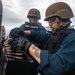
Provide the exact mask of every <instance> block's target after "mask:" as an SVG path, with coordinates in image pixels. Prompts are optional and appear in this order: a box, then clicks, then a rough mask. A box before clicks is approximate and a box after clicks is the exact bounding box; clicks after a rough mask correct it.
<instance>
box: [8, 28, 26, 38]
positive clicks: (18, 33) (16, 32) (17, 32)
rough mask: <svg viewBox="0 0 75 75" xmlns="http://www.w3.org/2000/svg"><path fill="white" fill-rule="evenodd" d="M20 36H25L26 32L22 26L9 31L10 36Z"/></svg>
mask: <svg viewBox="0 0 75 75" xmlns="http://www.w3.org/2000/svg"><path fill="white" fill-rule="evenodd" d="M20 36H25V33H24V31H23V30H21V29H20V28H18V27H17V28H14V29H12V30H11V31H10V33H9V38H18V37H20Z"/></svg>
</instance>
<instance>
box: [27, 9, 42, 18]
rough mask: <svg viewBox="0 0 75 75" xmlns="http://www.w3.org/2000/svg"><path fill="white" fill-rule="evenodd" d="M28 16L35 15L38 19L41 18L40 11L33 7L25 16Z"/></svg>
mask: <svg viewBox="0 0 75 75" xmlns="http://www.w3.org/2000/svg"><path fill="white" fill-rule="evenodd" d="M30 16H35V17H38V18H39V19H40V18H41V16H40V11H39V10H38V9H35V8H33V9H30V10H29V12H28V15H27V18H29V17H30Z"/></svg>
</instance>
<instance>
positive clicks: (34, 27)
mask: <svg viewBox="0 0 75 75" xmlns="http://www.w3.org/2000/svg"><path fill="white" fill-rule="evenodd" d="M40 26H41V23H36V24H30V23H28V22H26V23H25V30H39V29H40Z"/></svg>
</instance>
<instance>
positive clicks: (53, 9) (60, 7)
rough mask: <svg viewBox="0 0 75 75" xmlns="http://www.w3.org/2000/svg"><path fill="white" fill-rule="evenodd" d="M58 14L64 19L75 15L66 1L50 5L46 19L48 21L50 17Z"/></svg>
mask: <svg viewBox="0 0 75 75" xmlns="http://www.w3.org/2000/svg"><path fill="white" fill-rule="evenodd" d="M53 16H58V17H60V18H62V19H70V18H72V17H74V15H73V12H72V10H71V8H70V6H69V5H68V4H66V3H64V2H57V3H54V4H52V5H50V6H49V7H48V8H47V10H46V13H45V19H44V20H45V21H47V20H48V19H49V18H50V17H53Z"/></svg>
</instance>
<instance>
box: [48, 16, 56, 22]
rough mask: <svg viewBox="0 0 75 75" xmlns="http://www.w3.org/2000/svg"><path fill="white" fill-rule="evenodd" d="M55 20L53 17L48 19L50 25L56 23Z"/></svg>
mask: <svg viewBox="0 0 75 75" xmlns="http://www.w3.org/2000/svg"><path fill="white" fill-rule="evenodd" d="M55 20H56V17H51V18H49V19H48V23H52V22H54V21H55Z"/></svg>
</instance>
